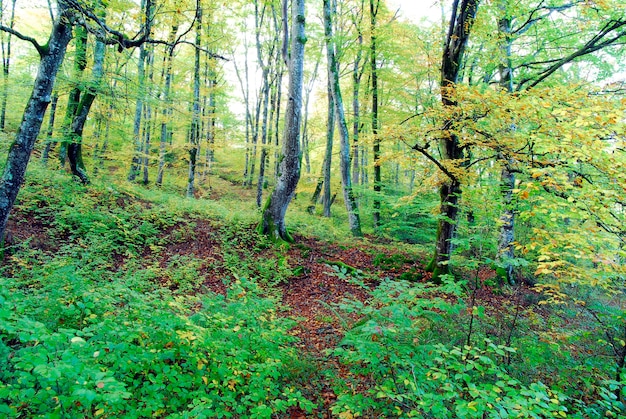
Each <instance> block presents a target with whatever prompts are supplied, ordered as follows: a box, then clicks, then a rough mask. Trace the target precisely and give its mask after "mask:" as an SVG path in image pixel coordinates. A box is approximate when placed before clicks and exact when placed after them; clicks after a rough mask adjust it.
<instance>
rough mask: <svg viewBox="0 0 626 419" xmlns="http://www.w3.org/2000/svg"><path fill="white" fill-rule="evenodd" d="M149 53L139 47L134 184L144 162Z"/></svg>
mask: <svg viewBox="0 0 626 419" xmlns="http://www.w3.org/2000/svg"><path fill="white" fill-rule="evenodd" d="M151 4H152V2H146V0H141V9H142V10H145V8H146V7H150V5H151ZM146 14H147V15H148V16H151V14H152V13H151V11H150V10H148V11H147V12H146ZM147 55H148V54H147V51H146V46H145V45H143V44H142V45H140V46H139V61H138V63H137V102H136V103H135V119H134V120H133V145H134V150H133V153H134V154H133V158H132V160H131V163H130V172H129V173H128V180H129V181H131V182H133V181H134V180H135V178H136V177H137V176H138V175H139V171H140V168H141V162H142V157H141V153H142V148H143V147H142V142H141V115H142V113H143V112H144V99H145V96H146V92H145V89H146V87H145V86H146V74H145V73H146V71H145V65H146V58H147Z"/></svg>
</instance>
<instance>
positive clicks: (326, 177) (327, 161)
mask: <svg viewBox="0 0 626 419" xmlns="http://www.w3.org/2000/svg"><path fill="white" fill-rule="evenodd" d="M329 77H330V74H329ZM334 136H335V100H334V99H333V95H332V94H331V93H330V79H329V81H328V119H327V121H326V154H325V156H324V164H323V166H322V168H323V169H322V174H323V180H322V185H323V194H322V207H323V214H324V217H330V215H331V214H330V198H331V195H330V194H331V191H330V169H331V165H332V158H333V137H334Z"/></svg>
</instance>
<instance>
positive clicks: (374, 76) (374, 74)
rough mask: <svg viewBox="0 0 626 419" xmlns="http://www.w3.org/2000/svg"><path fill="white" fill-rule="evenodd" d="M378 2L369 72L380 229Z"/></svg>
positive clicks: (376, 2)
mask: <svg viewBox="0 0 626 419" xmlns="http://www.w3.org/2000/svg"><path fill="white" fill-rule="evenodd" d="M379 6H380V0H370V37H371V40H370V51H369V52H370V57H369V58H370V71H371V75H370V77H371V82H372V86H371V87H372V135H373V137H374V146H373V152H374V210H373V213H372V215H373V217H374V228H378V227H380V203H381V192H382V176H381V167H380V138H379V137H378V128H379V126H380V124H379V121H378V118H379V114H378V63H377V59H378V52H377V50H376V49H377V44H376V40H377V38H376V31H377V23H376V18H377V16H378V9H379Z"/></svg>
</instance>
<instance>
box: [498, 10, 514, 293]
mask: <svg viewBox="0 0 626 419" xmlns="http://www.w3.org/2000/svg"><path fill="white" fill-rule="evenodd" d="M504 12H505V11H504V10H503V13H504ZM498 31H499V32H500V34H501V35H502V36H503V38H504V42H503V44H502V47H501V49H502V52H503V55H504V60H505V63H504V64H501V65H500V68H499V73H500V87H501V88H502V89H504V90H505V91H506V92H508V93H513V66H512V64H511V19H510V18H507V17H503V18H501V19H500V20H499V22H498ZM509 129H511V130H514V129H515V126H511V127H510V128H509ZM500 157H501V160H502V170H501V171H500V193H501V194H502V203H503V205H504V210H503V211H502V214H501V215H500V234H499V237H498V252H497V254H496V263H497V265H498V266H497V268H496V271H497V272H498V274H499V276H500V277H501V278H502V279H504V280H505V281H507V282H509V283H513V264H512V263H511V259H513V258H514V257H515V247H514V245H513V242H514V241H515V208H514V207H513V189H514V188H515V173H514V172H513V169H512V166H513V163H514V162H513V160H512V159H511V158H509V157H507V156H500Z"/></svg>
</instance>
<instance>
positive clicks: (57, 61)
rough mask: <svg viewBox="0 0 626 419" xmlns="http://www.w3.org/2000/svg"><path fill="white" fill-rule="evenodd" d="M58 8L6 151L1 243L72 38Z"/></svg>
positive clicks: (63, 9)
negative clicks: (15, 131) (13, 137)
mask: <svg viewBox="0 0 626 419" xmlns="http://www.w3.org/2000/svg"><path fill="white" fill-rule="evenodd" d="M58 4H59V13H58V16H57V19H56V20H55V22H54V26H53V28H52V33H51V35H50V38H49V40H48V43H47V44H46V48H41V47H40V48H38V50H39V53H40V62H39V68H38V71H37V77H36V79H35V83H34V85H33V92H32V94H31V96H30V99H29V100H28V103H27V105H26V109H25V110H24V116H23V118H22V122H21V124H20V127H19V129H18V131H17V134H16V136H15V141H14V142H13V144H11V146H10V148H9V153H8V156H7V161H6V165H5V167H4V171H3V173H2V178H0V238H2V240H4V236H5V234H4V233H5V230H6V225H7V221H8V218H9V213H10V211H11V209H12V208H13V204H14V203H15V199H16V198H17V194H18V192H19V189H20V186H21V185H22V182H23V181H24V173H25V172H26V166H27V165H28V160H29V159H30V154H31V152H32V150H33V147H34V146H35V141H36V139H37V135H39V131H40V129H41V124H42V123H43V118H44V114H45V112H46V108H47V107H48V104H49V103H50V101H51V97H50V95H51V93H52V88H53V87H54V82H55V79H56V75H57V72H58V70H59V67H60V66H61V63H62V62H63V57H64V56H65V51H66V49H67V45H68V43H69V42H70V39H71V38H72V26H71V24H70V22H71V21H72V19H71V16H70V15H71V11H70V10H69V5H68V4H67V3H66V2H65V1H59V3H58Z"/></svg>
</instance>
